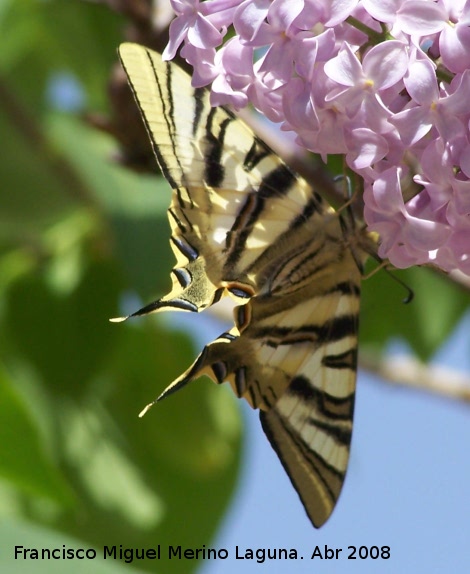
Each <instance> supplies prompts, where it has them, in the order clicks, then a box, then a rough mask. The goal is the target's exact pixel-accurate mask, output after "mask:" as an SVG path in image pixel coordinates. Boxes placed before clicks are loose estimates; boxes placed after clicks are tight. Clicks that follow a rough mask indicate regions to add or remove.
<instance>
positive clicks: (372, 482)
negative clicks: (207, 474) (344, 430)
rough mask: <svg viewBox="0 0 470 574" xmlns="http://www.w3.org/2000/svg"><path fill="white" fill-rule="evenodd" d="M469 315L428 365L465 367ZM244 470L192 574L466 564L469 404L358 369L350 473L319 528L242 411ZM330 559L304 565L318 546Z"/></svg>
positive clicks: (432, 568) (455, 568) (254, 420)
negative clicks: (368, 550)
mask: <svg viewBox="0 0 470 574" xmlns="http://www.w3.org/2000/svg"><path fill="white" fill-rule="evenodd" d="M469 348H470V316H467V317H466V318H465V319H464V320H463V321H462V323H461V325H460V326H459V328H458V329H457V331H456V333H455V334H454V336H453V337H452V338H451V339H450V340H449V342H448V343H447V344H446V345H445V347H444V348H443V349H442V350H441V351H440V352H439V353H438V355H437V356H436V362H439V363H442V364H445V365H447V366H453V367H455V368H458V369H460V370H464V371H466V372H469V371H470V353H469V352H468V351H469ZM244 419H245V423H246V425H247V428H248V432H247V449H246V457H247V460H246V464H245V465H244V473H243V476H242V478H241V482H240V486H239V489H238V493H237V496H236V498H235V499H234V501H233V504H232V507H231V510H230V512H229V514H228V515H227V517H226V519H225V522H224V524H223V526H222V529H221V531H220V533H219V536H218V538H217V540H216V541H215V542H214V544H213V545H212V546H213V547H215V548H227V549H228V551H229V553H230V556H229V558H228V559H227V560H223V561H221V560H218V561H212V562H210V561H206V562H205V564H204V565H203V566H202V568H201V570H200V572H201V574H216V573H220V572H221V571H223V572H224V574H231V573H235V572H237V573H238V572H240V568H242V569H243V572H244V574H249V573H251V572H253V573H256V574H262V573H263V572H269V573H270V574H276V573H285V572H289V571H295V572H296V573H297V572H299V573H302V572H306V573H307V572H308V573H311V572H322V573H330V572H344V571H347V572H348V573H355V572H361V574H365V573H368V572H374V573H376V572H380V573H387V572H393V573H396V572H401V573H407V572H413V573H417V572H418V573H419V572H426V573H434V572H444V571H445V572H463V571H464V568H465V569H466V568H468V565H469V563H470V544H469V542H468V535H469V531H470V526H469V517H470V494H469V482H470V449H469V446H468V443H469V439H470V405H465V404H463V403H459V402H457V401H452V400H447V399H445V398H442V397H439V396H436V395H432V394H427V393H424V392H419V391H413V390H411V389H408V388H403V387H399V386H394V385H389V384H386V383H382V382H380V381H377V380H374V379H373V378H372V377H370V376H368V375H366V374H364V373H362V372H360V373H359V379H358V391H357V399H356V412H355V427H354V435H353V445H352V450H351V460H350V467H349V471H348V476H347V480H346V484H345V487H344V489H343V492H342V495H341V498H340V500H339V503H338V505H337V508H336V510H335V512H334V514H333V515H332V517H331V518H330V520H329V521H328V522H327V524H326V525H325V526H324V527H323V528H321V529H320V530H315V529H313V527H312V526H311V525H310V522H309V520H308V519H307V517H306V515H305V512H304V510H303V508H302V505H301V503H300V501H299V500H298V498H297V495H296V493H295V491H294V490H293V488H292V486H291V484H290V482H289V480H288V478H287V477H286V475H285V474H284V471H283V469H282V468H281V465H280V464H279V462H278V460H277V457H276V455H275V454H274V452H273V451H272V449H271V447H270V445H269V444H268V442H267V440H266V438H265V437H264V435H263V431H262V429H261V427H260V425H259V422H258V417H257V413H255V412H253V411H251V409H249V408H248V407H247V408H244ZM325 544H327V545H328V547H331V548H342V549H343V551H342V553H341V554H340V555H339V556H340V558H339V559H338V560H319V559H314V560H313V561H312V560H310V556H311V554H312V552H313V550H314V549H315V546H317V545H319V546H320V548H321V549H323V548H324V545H325ZM237 545H238V546H239V548H240V549H242V551H243V553H244V551H245V549H246V548H253V549H256V548H268V547H269V548H276V547H282V548H296V549H297V551H298V554H299V556H300V555H302V556H303V557H304V558H303V560H300V559H298V560H297V561H286V560H274V561H266V562H264V563H263V564H259V563H257V562H256V560H236V559H235V558H234V556H235V547H236V546H237ZM352 545H355V546H357V547H360V546H368V547H370V546H374V545H375V546H379V547H380V546H390V548H391V557H390V559H388V560H381V559H377V560H372V559H366V560H361V559H356V560H348V559H347V554H348V546H352Z"/></svg>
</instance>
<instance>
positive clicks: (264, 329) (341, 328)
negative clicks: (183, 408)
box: [120, 44, 365, 526]
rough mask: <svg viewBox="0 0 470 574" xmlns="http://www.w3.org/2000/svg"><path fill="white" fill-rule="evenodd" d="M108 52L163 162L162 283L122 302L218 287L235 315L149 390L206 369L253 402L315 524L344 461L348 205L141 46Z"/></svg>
mask: <svg viewBox="0 0 470 574" xmlns="http://www.w3.org/2000/svg"><path fill="white" fill-rule="evenodd" d="M120 56H121V59H122V62H123V66H124V69H125V70H126V72H127V74H128V77H129V82H130V85H131V87H132V89H133V91H134V95H135V97H136V100H137V102H138V105H139V107H140V110H141V113H142V117H143V119H144V122H145V124H146V127H147V130H148V132H149V136H150V139H151V142H152V144H153V148H154V150H155V154H156V157H157V160H158V163H159V165H160V167H161V170H162V173H163V175H164V176H165V177H166V179H167V180H168V182H169V184H170V185H171V187H172V188H173V194H172V200H171V205H170V208H169V210H168V216H169V221H170V226H171V231H172V235H171V246H172V249H173V251H174V253H175V256H176V265H175V267H174V269H173V271H172V280H173V286H172V290H171V292H170V293H169V294H168V295H167V296H165V297H162V298H161V299H159V300H157V301H155V302H153V303H151V304H150V305H147V306H146V307H144V308H143V309H141V310H140V311H138V312H137V313H134V315H140V314H146V313H149V312H155V311H162V310H165V309H179V310H185V311H196V312H197V311H202V310H203V309H205V308H206V307H208V306H210V305H212V304H214V303H216V302H217V301H218V300H219V299H220V298H221V297H222V296H225V295H229V296H231V297H232V298H234V299H235V300H236V302H237V303H238V305H237V306H236V307H235V309H234V326H233V328H232V329H230V330H229V331H227V332H224V333H222V334H221V335H220V336H219V337H218V338H217V339H216V340H215V341H213V342H212V343H210V344H209V345H207V346H206V347H205V348H204V349H203V351H202V353H201V354H200V355H199V357H198V358H197V359H196V361H195V362H194V363H193V365H192V366H191V367H189V369H188V370H187V371H185V372H184V373H183V374H182V375H181V376H180V377H179V378H178V379H177V380H176V381H174V382H173V383H172V384H171V385H170V386H169V387H168V388H167V389H166V391H164V392H163V393H162V395H161V397H159V398H163V396H167V395H168V394H170V393H172V392H174V391H175V390H178V389H180V388H181V387H183V386H184V385H186V384H187V383H188V382H190V381H192V380H194V379H195V378H198V377H199V376H201V375H203V374H206V375H208V376H209V377H210V378H212V379H213V380H214V381H216V382H218V383H222V382H224V381H228V382H229V383H230V384H231V386H232V388H233V390H234V392H235V394H236V395H237V396H238V397H243V398H245V399H246V400H247V401H248V402H249V403H250V404H251V406H252V407H254V408H257V409H260V418H261V423H262V426H263V429H264V431H265V433H266V435H267V437H268V439H269V440H270V442H271V445H272V446H273V448H274V450H275V451H276V452H277V454H278V456H279V458H280V460H281V462H282V464H283V465H284V468H285V469H286V471H287V473H288V475H289V477H290V479H291V481H292V483H293V485H294V487H295V488H296V490H297V492H298V493H299V496H300V498H301V500H302V502H303V504H304V507H305V509H306V511H307V513H308V515H309V517H310V519H311V520H312V522H313V524H314V525H315V526H321V525H322V524H323V523H324V522H325V521H326V520H327V519H328V517H329V515H330V514H331V512H332V510H333V508H334V505H335V503H336V500H337V498H338V496H339V493H340V490H341V486H342V484H343V481H344V476H345V473H346V468H347V462H348V457H349V446H350V441H351V433H352V417H353V410H354V392H355V380H356V357H357V328H358V313H359V291H360V281H361V273H362V263H363V261H364V260H365V252H364V251H363V250H362V248H361V246H360V241H356V240H355V239H354V237H355V235H356V234H357V232H356V230H355V229H354V226H353V225H352V224H350V223H349V221H348V219H347V218H343V217H342V216H341V215H340V214H338V213H337V212H335V211H334V210H333V209H332V208H331V207H330V206H328V205H327V204H326V203H325V201H324V200H323V199H322V198H321V196H320V195H318V193H316V192H315V190H313V189H312V187H311V186H310V185H308V184H307V183H306V182H305V181H304V180H303V179H302V178H300V177H299V176H297V175H296V174H295V173H294V172H293V171H292V170H290V168H289V167H288V166H287V165H286V164H285V163H284V162H283V161H282V160H281V159H280V158H279V157H278V156H277V155H276V154H275V153H274V152H272V150H271V149H270V148H269V147H268V146H266V145H265V144H264V143H263V142H262V141H261V140H260V139H259V138H257V137H256V136H255V135H254V134H253V132H252V131H251V130H250V129H249V128H248V127H247V126H246V125H245V124H244V123H243V122H242V121H241V120H240V119H238V118H237V117H236V116H234V115H233V114H232V113H231V112H230V111H228V110H226V109H224V108H212V107H210V104H209V96H208V94H207V92H206V91H204V90H200V89H196V90H193V89H192V88H191V87H190V85H189V78H188V76H187V75H186V74H185V73H184V72H183V71H181V70H180V69H178V68H177V67H176V66H174V65H172V64H165V63H163V62H162V61H161V59H160V56H159V55H158V54H155V53H154V52H152V51H151V50H148V49H146V48H143V47H141V46H137V45H134V44H124V45H122V46H121V48H120Z"/></svg>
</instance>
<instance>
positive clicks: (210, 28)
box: [164, 0, 470, 274]
mask: <svg viewBox="0 0 470 574" xmlns="http://www.w3.org/2000/svg"><path fill="white" fill-rule="evenodd" d="M171 3H172V6H173V9H174V10H175V12H176V14H177V17H176V18H175V20H173V22H172V24H171V26H170V41H169V43H168V46H167V48H166V49H165V52H164V58H165V59H171V58H173V57H174V55H175V53H176V51H177V49H178V48H179V46H180V45H181V44H182V43H183V47H182V50H181V55H182V56H183V57H184V58H186V60H187V61H188V62H189V63H190V64H192V65H193V67H194V75H193V85H194V86H197V87H199V86H203V85H208V84H210V83H212V88H211V90H212V91H211V98H212V103H213V104H214V105H220V104H230V105H231V106H233V107H234V108H236V109H239V108H241V107H243V106H245V105H247V104H248V103H251V104H253V105H254V106H255V107H256V108H257V109H258V110H259V111H260V112H262V113H263V114H264V115H265V116H266V117H268V118H269V119H271V120H272V121H274V122H280V123H281V129H283V130H290V131H293V132H295V134H296V137H297V142H298V143H299V144H300V145H303V146H304V147H306V148H307V149H309V150H311V151H313V152H315V153H318V154H320V155H321V156H322V157H323V158H325V156H326V155H327V154H344V156H345V158H346V162H347V165H348V166H349V167H350V168H351V169H352V170H353V171H355V172H356V173H357V174H359V175H360V176H361V177H362V178H363V180H364V204H365V208H364V217H365V220H366V222H367V224H368V228H369V230H371V231H376V232H378V233H379V235H380V238H381V244H380V248H379V255H380V256H381V257H383V258H388V259H389V260H390V261H391V263H393V264H394V265H395V266H396V267H400V268H404V267H408V266H411V265H419V264H424V263H430V262H431V263H434V264H436V265H438V266H439V267H441V268H442V269H444V270H446V271H451V270H454V269H460V270H461V271H463V272H464V273H467V274H470V134H469V121H470V0H436V1H434V0H207V1H205V2H199V0H171ZM410 189H412V190H413V192H412V194H411V195H412V197H411V198H410V197H409V195H410V193H409V192H410ZM407 194H408V197H406V195H407ZM413 194H414V195H413ZM404 196H405V197H404Z"/></svg>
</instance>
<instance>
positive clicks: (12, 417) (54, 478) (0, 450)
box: [0, 366, 75, 554]
mask: <svg viewBox="0 0 470 574" xmlns="http://www.w3.org/2000/svg"><path fill="white" fill-rule="evenodd" d="M0 420H1V425H0V475H1V476H2V477H3V478H5V479H7V480H8V481H9V482H10V483H12V485H13V486H15V487H16V488H17V489H18V490H20V491H22V492H24V493H27V494H29V495H34V496H38V497H45V498H48V499H50V500H52V501H54V502H56V503H59V504H61V505H72V504H73V503H74V502H75V499H74V495H73V492H72V491H71V489H70V487H69V486H68V485H67V483H66V481H65V480H64V476H63V475H62V473H61V472H60V471H59V470H58V469H57V468H56V467H55V466H54V464H53V462H52V460H51V458H50V456H48V455H47V454H46V449H45V446H44V444H43V441H41V439H40V432H39V429H38V428H37V425H36V423H35V421H34V419H33V418H32V417H31V415H30V413H29V411H28V409H27V407H26V405H25V403H24V400H23V398H22V396H21V394H20V393H19V392H18V391H16V390H15V387H14V385H13V383H12V381H10V379H9V378H8V376H7V374H6V372H5V371H4V369H3V367H2V366H0ZM0 554H1V553H0Z"/></svg>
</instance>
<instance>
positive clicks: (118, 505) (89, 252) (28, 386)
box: [0, 0, 241, 573]
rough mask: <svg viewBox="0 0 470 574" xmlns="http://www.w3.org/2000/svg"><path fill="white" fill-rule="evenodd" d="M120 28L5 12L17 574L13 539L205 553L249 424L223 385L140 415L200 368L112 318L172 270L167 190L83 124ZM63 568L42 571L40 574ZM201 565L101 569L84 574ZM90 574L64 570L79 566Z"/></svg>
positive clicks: (8, 345)
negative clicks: (59, 88) (65, 107)
mask: <svg viewBox="0 0 470 574" xmlns="http://www.w3.org/2000/svg"><path fill="white" fill-rule="evenodd" d="M124 26H125V22H124V21H123V20H122V19H120V18H119V17H117V16H116V15H115V14H113V13H112V12H111V11H110V10H109V9H108V8H106V7H105V6H104V5H98V4H94V3H89V2H78V1H77V2H75V1H73V2H72V1H67V2H65V1H56V2H47V1H42V2H33V1H26V0H14V1H11V2H8V1H2V2H1V3H0V35H1V37H2V50H1V51H0V134H1V150H2V151H1V154H0V184H1V185H0V325H1V328H0V417H1V422H0V538H1V540H2V543H1V546H2V548H1V552H0V570H1V571H4V572H14V571H17V570H18V571H19V568H20V567H21V569H22V571H25V563H22V562H21V561H17V562H15V561H14V560H13V547H14V545H15V544H21V545H24V546H25V547H30V548H31V547H38V548H42V547H44V548H54V547H59V548H62V545H63V544H66V545H67V546H70V547H93V548H96V549H97V550H98V551H99V552H98V556H101V555H102V551H101V549H102V547H103V545H117V546H118V547H119V545H120V544H122V545H123V547H133V548H154V547H156V546H157V545H158V544H161V545H162V547H165V546H167V545H169V544H173V545H180V544H181V545H183V546H190V547H200V546H202V545H203V544H207V543H209V542H210V540H211V537H212V536H213V535H214V533H215V531H216V529H217V526H218V524H219V522H220V520H221V517H222V516H223V515H224V512H225V510H226V508H227V505H228V503H229V501H230V498H231V496H232V493H233V490H234V487H235V485H236V478H237V471H238V468H239V463H240V452H241V428H240V421H239V414H238V410H237V405H236V401H235V400H234V398H233V397H232V395H231V393H230V392H228V390H227V389H220V388H217V387H216V386H215V385H213V384H211V383H210V382H202V381H201V383H200V384H197V385H193V386H191V387H190V388H188V389H187V391H186V392H184V393H179V394H178V395H176V396H175V397H173V398H172V399H169V400H167V401H165V402H164V403H162V405H159V406H158V407H156V408H154V409H153V410H152V411H151V412H150V413H149V414H147V415H146V417H144V418H143V419H139V418H138V416H137V415H138V413H139V411H140V410H141V409H142V408H143V407H144V406H145V405H146V404H147V403H148V402H150V401H151V400H152V399H154V398H155V397H156V396H157V395H158V394H159V393H160V392H161V391H162V390H163V388H164V387H165V386H166V385H168V384H169V383H170V382H171V381H172V380H173V379H174V378H175V377H176V376H178V375H179V374H180V372H181V371H182V369H183V368H184V367H185V366H189V364H190V363H191V361H192V360H193V359H194V357H195V354H196V349H195V348H193V345H192V343H191V340H190V339H189V338H188V336H187V335H184V334H182V333H181V332H178V331H176V330H175V329H172V328H171V323H170V321H167V320H162V318H158V319H156V320H154V319H153V318H147V319H141V320H135V321H129V322H128V323H123V324H119V325H116V324H112V323H109V321H108V319H109V318H110V317H115V316H117V315H122V314H123V312H124V311H125V310H124V309H123V304H125V302H126V301H127V300H129V299H133V300H135V301H137V302H136V303H135V305H138V304H139V299H140V300H141V301H142V302H148V301H150V300H151V299H152V298H156V297H157V296H159V295H162V294H163V293H164V292H165V291H167V290H168V288H169V285H170V280H169V270H170V269H171V266H172V263H173V256H172V254H171V251H170V249H169V245H168V237H169V228H168V224H167V219H166V208H167V206H168V204H169V198H170V192H169V189H168V186H167V184H166V183H165V182H163V181H162V179H161V178H160V177H157V176H153V177H150V176H139V175H135V174H134V173H131V172H129V171H128V170H126V169H125V168H122V167H119V166H117V165H115V163H114V162H113V161H112V156H113V153H115V152H116V150H117V145H116V143H115V142H113V141H112V140H111V138H109V137H107V136H104V135H102V134H100V133H98V132H97V131H96V130H93V129H92V128H90V127H88V126H87V125H86V124H85V123H84V122H83V121H82V120H81V119H80V117H79V112H82V111H85V110H90V111H97V110H98V111H102V112H104V113H105V112H106V106H107V101H106V84H107V81H108V77H109V74H110V70H111V67H112V65H113V64H114V63H115V61H116V47H117V46H118V45H119V43H120V42H121V41H122V40H123V36H122V31H123V29H124ZM57 78H59V79H62V80H63V79H64V78H65V80H66V81H68V82H70V79H72V80H73V81H74V82H75V89H77V88H78V90H80V91H81V93H79V94H78V96H79V97H77V94H75V96H74V97H72V96H73V94H72V96H70V95H69V96H68V98H69V99H71V101H72V103H73V102H78V104H79V105H80V102H83V106H82V108H79V109H78V110H77V111H76V112H75V113H70V112H69V113H66V112H64V111H61V110H60V109H59V107H60V106H59V107H58V106H57V105H56V103H57V97H53V96H54V95H53V94H52V97H51V87H53V86H54V82H55V81H56V80H57ZM72 87H73V86H72ZM62 98H63V100H64V101H63V102H62V103H64V104H67V95H65V96H62ZM59 103H60V94H59ZM156 172H157V170H156ZM136 308H137V307H136V306H135V307H133V308H132V309H127V308H126V310H127V311H129V310H135V309H136ZM55 562H57V564H56V563H55ZM58 565H60V568H61V571H63V570H62V569H63V568H64V566H65V564H64V562H63V561H44V562H42V561H37V563H35V565H34V571H35V572H41V571H43V570H44V571H45V570H46V569H47V571H48V572H53V571H54V568H56V567H57V566H58ZM196 566H197V563H196V562H195V561H189V562H188V561H178V560H172V561H171V562H168V561H165V560H161V561H159V562H155V561H151V560H145V561H135V562H133V563H132V564H130V565H127V564H125V563H124V562H119V563H118V562H114V561H112V562H111V563H110V562H109V560H107V561H106V562H104V561H102V560H93V561H87V564H86V569H87V572H90V573H95V572H96V573H98V572H103V573H105V572H120V571H126V570H127V571H130V570H134V571H136V570H138V571H144V570H149V571H152V572H170V571H171V572H185V573H187V572H190V571H192V570H194V569H195V568H196ZM80 567H81V568H83V561H80V563H78V564H77V561H67V564H66V568H67V572H73V571H75V570H77V571H78V570H79V569H80ZM26 569H27V570H28V569H29V567H28V566H26ZM80 571H83V569H80Z"/></svg>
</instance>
